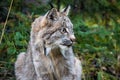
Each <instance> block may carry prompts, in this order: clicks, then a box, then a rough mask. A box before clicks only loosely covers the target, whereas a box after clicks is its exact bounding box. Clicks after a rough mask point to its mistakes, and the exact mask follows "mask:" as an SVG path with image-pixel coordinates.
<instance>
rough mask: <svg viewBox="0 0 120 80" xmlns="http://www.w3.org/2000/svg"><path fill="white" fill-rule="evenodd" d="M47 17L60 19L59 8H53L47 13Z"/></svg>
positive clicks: (53, 19)
mask: <svg viewBox="0 0 120 80" xmlns="http://www.w3.org/2000/svg"><path fill="white" fill-rule="evenodd" d="M46 18H47V19H50V20H52V21H56V20H57V19H58V12H57V9H55V8H52V9H51V10H50V11H49V12H48V13H47V15H46Z"/></svg>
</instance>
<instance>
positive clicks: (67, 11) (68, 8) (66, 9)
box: [62, 5, 70, 15]
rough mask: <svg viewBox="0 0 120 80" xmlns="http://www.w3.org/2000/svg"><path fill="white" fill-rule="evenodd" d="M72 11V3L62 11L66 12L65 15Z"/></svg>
mask: <svg viewBox="0 0 120 80" xmlns="http://www.w3.org/2000/svg"><path fill="white" fill-rule="evenodd" d="M69 11H70V5H68V6H67V7H66V8H64V9H62V12H63V13H65V15H68V13H69Z"/></svg>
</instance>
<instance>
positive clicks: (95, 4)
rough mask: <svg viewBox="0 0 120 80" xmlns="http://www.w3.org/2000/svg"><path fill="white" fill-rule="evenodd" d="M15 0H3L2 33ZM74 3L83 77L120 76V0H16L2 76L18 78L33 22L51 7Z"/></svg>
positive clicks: (119, 79) (0, 53)
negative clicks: (16, 73)
mask: <svg viewBox="0 0 120 80" xmlns="http://www.w3.org/2000/svg"><path fill="white" fill-rule="evenodd" d="M10 2H11V0H1V3H0V36H1V33H2V29H3V25H4V23H5V19H6V15H7V13H8V8H9V5H10ZM49 3H52V4H53V5H54V6H55V7H57V8H58V9H61V8H63V7H65V6H66V5H68V4H70V5H71V13H70V15H69V16H70V19H71V21H72V22H73V24H74V32H75V36H76V38H77V39H76V40H77V42H76V44H75V45H74V46H73V47H74V52H75V54H76V56H78V57H79V58H80V59H81V61H82V66H83V80H120V59H119V57H120V1H119V0H36V1H35V0H30V1H29V0H14V1H13V5H12V10H11V13H10V16H9V19H8V23H7V26H6V28H5V34H4V36H3V40H2V43H1V44H0V79H2V80H15V76H14V62H15V60H16V57H17V55H18V54H19V53H20V52H23V51H26V49H27V45H28V42H29V38H30V37H29V35H30V28H31V23H32V22H33V20H34V18H36V17H38V16H40V15H43V14H45V13H46V12H47V11H48V10H49V9H51V7H50V5H49Z"/></svg>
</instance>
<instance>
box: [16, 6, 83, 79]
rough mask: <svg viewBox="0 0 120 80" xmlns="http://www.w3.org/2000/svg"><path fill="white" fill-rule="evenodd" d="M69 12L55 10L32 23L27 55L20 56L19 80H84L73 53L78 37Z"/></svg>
mask: <svg viewBox="0 0 120 80" xmlns="http://www.w3.org/2000/svg"><path fill="white" fill-rule="evenodd" d="M69 9H70V7H67V8H64V9H63V10H62V11H60V12H58V11H57V9H56V8H52V9H51V10H50V11H48V12H47V13H46V14H45V15H44V16H40V17H38V18H37V19H36V20H35V21H34V22H33V23H32V28H31V35H30V41H29V45H28V49H27V52H22V53H20V54H19V55H18V57H17V60H16V62H15V75H16V79H17V80H81V73H82V67H81V62H80V60H79V59H78V58H77V57H75V56H74V53H73V49H72V45H73V43H74V41H75V36H74V32H73V24H72V23H71V21H70V19H69V18H68V16H67V15H68V13H69Z"/></svg>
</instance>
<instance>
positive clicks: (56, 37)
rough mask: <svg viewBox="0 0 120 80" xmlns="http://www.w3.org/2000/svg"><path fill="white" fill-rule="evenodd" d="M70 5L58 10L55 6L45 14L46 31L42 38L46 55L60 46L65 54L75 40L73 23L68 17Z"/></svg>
mask: <svg viewBox="0 0 120 80" xmlns="http://www.w3.org/2000/svg"><path fill="white" fill-rule="evenodd" d="M69 9H70V6H68V7H67V8H65V9H63V10H62V11H60V12H58V11H57V9H55V8H53V9H51V10H50V11H49V12H47V13H46V14H45V16H44V17H43V19H42V21H41V22H42V23H45V25H44V27H43V28H44V31H43V32H44V33H41V34H43V35H42V39H43V40H44V46H45V51H44V52H45V55H48V54H49V53H50V51H51V50H52V49H54V48H60V51H61V53H62V54H63V56H64V50H66V49H67V48H69V47H71V46H72V44H73V42H74V41H75V36H74V32H73V24H72V23H71V21H70V19H69V18H68V16H67V15H68V13H69Z"/></svg>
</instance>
